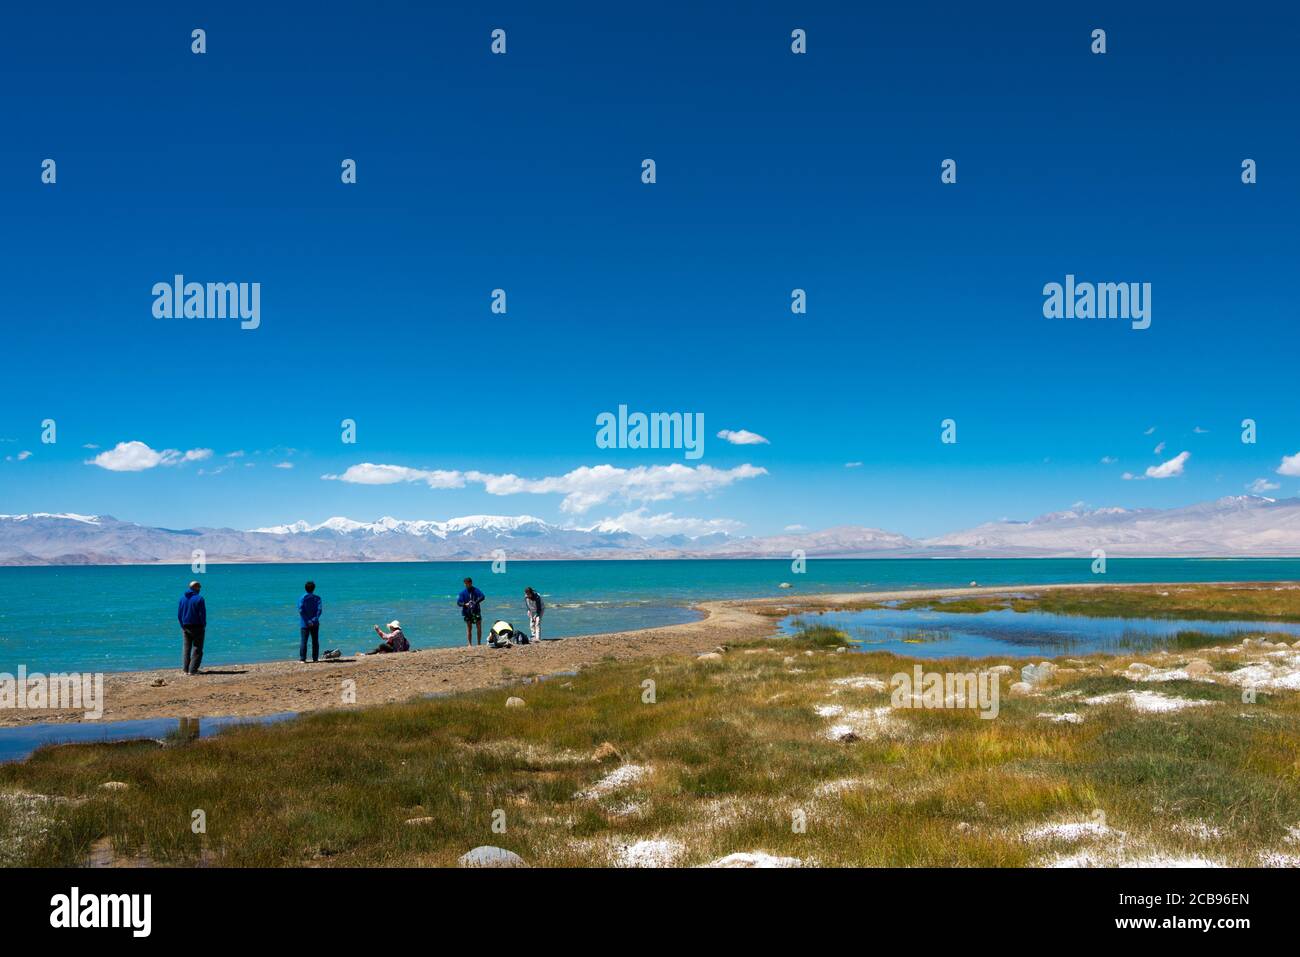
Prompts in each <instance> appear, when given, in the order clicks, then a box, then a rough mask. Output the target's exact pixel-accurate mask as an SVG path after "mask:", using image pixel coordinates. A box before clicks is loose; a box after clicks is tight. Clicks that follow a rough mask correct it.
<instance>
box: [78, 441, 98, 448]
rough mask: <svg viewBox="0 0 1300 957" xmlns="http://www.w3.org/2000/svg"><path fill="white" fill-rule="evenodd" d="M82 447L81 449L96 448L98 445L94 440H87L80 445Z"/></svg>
mask: <svg viewBox="0 0 1300 957" xmlns="http://www.w3.org/2000/svg"><path fill="white" fill-rule="evenodd" d="M82 448H83V449H97V448H99V446H98V445H96V444H95V443H94V442H87V443H86V444H85V445H83V446H82Z"/></svg>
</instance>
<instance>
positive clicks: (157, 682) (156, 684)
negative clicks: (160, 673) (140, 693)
mask: <svg viewBox="0 0 1300 957" xmlns="http://www.w3.org/2000/svg"><path fill="white" fill-rule="evenodd" d="M166 683H167V682H165V681H163V680H162V679H161V678H154V679H153V681H151V682H149V684H150V685H152V686H153V687H155V688H161V687H162V686H163V685H165V684H166Z"/></svg>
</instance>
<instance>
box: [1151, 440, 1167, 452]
mask: <svg viewBox="0 0 1300 957" xmlns="http://www.w3.org/2000/svg"><path fill="white" fill-rule="evenodd" d="M1164 450H1165V443H1163V442H1161V443H1159V444H1158V445H1157V446H1156V447H1155V448H1154V449H1153V450H1152V452H1151V454H1152V455H1159V454H1160V453H1161V452H1163V451H1164Z"/></svg>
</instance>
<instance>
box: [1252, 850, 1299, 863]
mask: <svg viewBox="0 0 1300 957" xmlns="http://www.w3.org/2000/svg"><path fill="white" fill-rule="evenodd" d="M1259 864H1260V866H1261V867H1300V855H1296V854H1283V853H1281V852H1280V851H1264V852H1263V853H1261V854H1260V855H1259Z"/></svg>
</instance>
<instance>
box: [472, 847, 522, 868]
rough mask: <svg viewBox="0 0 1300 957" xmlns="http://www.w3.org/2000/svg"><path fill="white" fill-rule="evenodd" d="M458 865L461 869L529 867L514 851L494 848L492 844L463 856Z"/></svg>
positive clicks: (477, 848)
mask: <svg viewBox="0 0 1300 957" xmlns="http://www.w3.org/2000/svg"><path fill="white" fill-rule="evenodd" d="M458 863H459V864H460V866H461V867H527V866H528V865H527V864H525V863H524V859H523V858H522V857H520V856H519V855H518V854H516V853H515V852H514V851H507V850H506V849H505V848H504V847H493V846H492V845H491V844H484V845H482V846H481V847H476V848H474V850H472V851H468V852H466V853H465V854H462V855H461V856H460V860H459V862H458Z"/></svg>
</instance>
